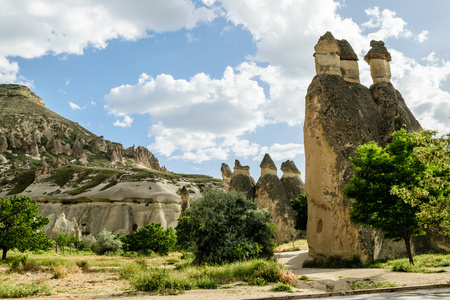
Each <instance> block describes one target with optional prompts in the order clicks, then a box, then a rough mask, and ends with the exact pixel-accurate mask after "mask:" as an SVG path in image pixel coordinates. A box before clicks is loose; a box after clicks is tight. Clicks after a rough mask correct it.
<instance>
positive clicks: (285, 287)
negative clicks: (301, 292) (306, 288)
mask: <svg viewBox="0 0 450 300" xmlns="http://www.w3.org/2000/svg"><path fill="white" fill-rule="evenodd" d="M270 290H271V291H273V292H288V293H293V292H294V291H293V290H292V288H291V286H290V285H289V284H285V283H281V282H279V283H278V284H277V285H275V286H274V287H273V288H271V289H270Z"/></svg>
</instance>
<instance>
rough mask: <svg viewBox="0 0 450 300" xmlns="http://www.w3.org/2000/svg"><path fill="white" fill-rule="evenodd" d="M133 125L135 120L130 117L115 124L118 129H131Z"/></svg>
mask: <svg viewBox="0 0 450 300" xmlns="http://www.w3.org/2000/svg"><path fill="white" fill-rule="evenodd" d="M132 123H133V118H130V116H125V117H124V118H123V121H119V120H116V122H114V124H113V125H114V126H117V127H131V124H132Z"/></svg>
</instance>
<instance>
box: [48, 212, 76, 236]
mask: <svg viewBox="0 0 450 300" xmlns="http://www.w3.org/2000/svg"><path fill="white" fill-rule="evenodd" d="M60 233H64V234H67V235H68V236H69V237H71V236H74V237H77V238H78V240H81V229H80V227H79V226H78V222H77V220H76V219H75V218H73V219H72V221H69V220H67V219H66V215H65V214H64V213H61V214H60V215H59V217H58V218H57V219H56V220H55V222H54V225H53V228H52V232H51V234H50V236H51V237H52V238H53V239H55V238H56V237H57V236H58V234H60Z"/></svg>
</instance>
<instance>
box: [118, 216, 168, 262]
mask: <svg viewBox="0 0 450 300" xmlns="http://www.w3.org/2000/svg"><path fill="white" fill-rule="evenodd" d="M126 240H127V244H128V250H131V251H139V252H142V253H149V251H153V252H158V253H159V254H160V255H167V254H169V252H170V251H171V250H172V248H173V246H174V245H175V243H176V241H177V237H176V235H175V232H174V231H173V229H172V228H167V230H164V228H163V227H162V225H161V224H160V223H150V224H148V225H147V226H144V227H142V228H140V229H139V230H138V231H136V232H133V233H131V234H129V235H128V236H127V238H126Z"/></svg>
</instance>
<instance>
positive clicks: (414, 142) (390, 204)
mask: <svg viewBox="0 0 450 300" xmlns="http://www.w3.org/2000/svg"><path fill="white" fill-rule="evenodd" d="M430 134H431V136H430ZM431 137H432V133H430V132H420V133H407V132H406V131H405V130H400V131H397V132H395V133H393V135H392V141H391V142H390V143H389V144H387V146H386V148H384V149H383V148H381V147H379V146H378V145H377V144H376V143H375V142H370V143H368V144H365V145H361V146H359V147H358V149H357V151H356V156H355V157H354V158H352V159H351V162H352V164H353V166H354V167H355V174H354V176H353V178H352V179H351V181H350V184H349V185H347V186H346V187H345V188H344V190H343V193H344V194H345V195H346V196H347V197H350V198H354V199H355V200H354V202H353V203H352V204H351V211H350V219H351V221H353V222H355V223H359V224H363V225H369V226H372V227H373V228H376V229H381V230H382V231H383V232H384V235H385V237H386V238H390V239H394V240H403V241H404V242H405V246H406V250H407V253H408V258H409V261H410V263H411V264H414V260H413V257H412V253H411V236H412V235H415V234H421V233H423V231H422V230H421V229H422V228H423V227H424V225H439V224H443V225H445V224H448V223H446V222H448V217H449V212H448V209H447V208H446V207H445V209H444V207H443V206H442V204H444V203H445V204H448V193H449V191H448V188H449V185H448V184H449V183H448V160H447V163H444V165H445V164H446V165H447V171H446V172H447V175H446V176H447V178H446V179H445V175H444V176H442V175H443V174H442V173H441V171H442V168H441V167H438V166H437V165H439V164H441V163H440V162H437V161H436V160H435V159H434V158H431V157H430V155H429V154H430V153H433V152H434V149H432V148H433V147H434V146H433V144H431V141H430V138H431ZM426 140H427V141H426ZM420 141H421V142H420ZM445 147H447V148H446V149H445ZM448 149H449V148H448V144H447V146H443V148H442V149H441V150H442V151H443V153H444V154H443V156H445V155H448ZM421 153H428V155H427V154H421ZM445 153H447V154H445ZM447 157H448V156H447ZM427 159H429V160H430V161H429V162H427ZM444 169H445V167H444ZM444 173H445V172H444ZM436 176H437V177H436ZM436 181H437V182H441V181H446V184H445V183H444V184H441V185H436ZM441 183H442V182H441ZM437 186H439V187H440V188H442V190H438V188H437ZM413 195H414V196H413ZM445 195H446V196H445ZM436 197H437V198H436ZM436 199H440V201H434V200H436ZM438 207H440V209H444V211H443V212H441V214H440V217H439V218H434V217H431V218H430V217H429V213H430V212H432V211H434V210H436V209H437V208H438ZM427 216H428V217H427Z"/></svg>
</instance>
